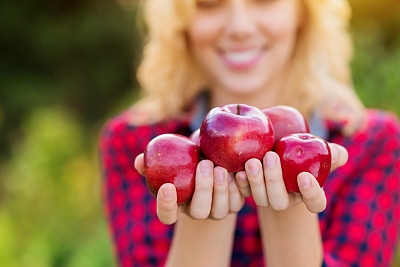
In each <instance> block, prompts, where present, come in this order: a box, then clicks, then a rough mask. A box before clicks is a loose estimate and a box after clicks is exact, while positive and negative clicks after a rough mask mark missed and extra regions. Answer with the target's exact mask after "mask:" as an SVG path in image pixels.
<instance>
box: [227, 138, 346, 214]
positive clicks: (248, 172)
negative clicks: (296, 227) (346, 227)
mask: <svg viewBox="0 0 400 267" xmlns="http://www.w3.org/2000/svg"><path fill="white" fill-rule="evenodd" d="M329 146H330V149H331V155H332V168H331V170H334V169H336V168H338V167H340V166H342V165H344V164H345V163H346V162H347V159H348V153H347V150H346V149H345V148H344V147H343V146H340V145H337V144H334V143H329ZM263 166H264V168H263ZM235 179H236V183H237V185H238V187H239V190H240V192H241V194H242V195H243V196H250V195H252V196H253V198H254V201H255V203H256V204H257V205H258V206H260V207H271V208H272V209H274V210H277V211H281V210H286V209H288V208H290V207H292V206H294V205H297V204H298V203H301V202H304V203H305V205H306V207H307V209H308V210H309V211H311V212H314V213H318V212H321V211H323V210H324V209H325V208H326V197H325V192H324V190H323V188H321V187H320V186H319V184H318V182H317V180H316V179H315V177H314V176H313V175H312V174H310V173H307V172H303V173H300V174H299V175H298V177H297V182H298V185H299V188H300V193H288V192H287V191H286V188H285V184H284V182H283V178H282V169H281V164H280V159H279V156H278V155H277V154H276V153H275V152H272V151H269V152H267V153H266V154H265V156H264V158H263V164H261V162H260V161H259V160H257V159H250V160H248V161H247V162H246V165H245V171H241V172H238V173H236V177H235Z"/></svg>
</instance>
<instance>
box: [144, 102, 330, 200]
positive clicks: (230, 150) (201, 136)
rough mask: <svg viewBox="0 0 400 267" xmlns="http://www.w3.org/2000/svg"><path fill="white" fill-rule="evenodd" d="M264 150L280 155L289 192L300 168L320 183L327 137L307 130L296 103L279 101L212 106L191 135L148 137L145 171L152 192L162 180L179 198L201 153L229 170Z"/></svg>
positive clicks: (190, 186) (326, 163)
mask: <svg viewBox="0 0 400 267" xmlns="http://www.w3.org/2000/svg"><path fill="white" fill-rule="evenodd" d="M268 151H275V152H276V153H277V154H278V155H279V157H280V161H281V167H282V175H283V179H284V182H285V186H286V189H287V191H288V192H300V190H299V187H298V184H297V176H298V174H299V173H301V172H310V173H311V174H313V175H314V176H315V177H316V179H317V181H318V183H319V185H320V186H323V184H324V183H325V181H326V179H327V178H328V175H329V172H330V167H331V153H330V149H329V146H328V143H327V142H326V141H325V140H324V139H322V138H320V137H317V136H314V135H312V134H310V131H309V126H308V123H307V121H306V119H305V118H304V116H303V115H302V114H301V113H300V112H299V111H298V110H297V109H295V108H293V107H289V106H282V105H279V106H272V107H269V108H265V109H259V108H256V107H253V106H249V105H245V104H230V105H225V106H222V107H216V108H213V109H212V110H210V112H209V113H208V114H207V115H206V116H205V117H204V119H203V121H202V124H201V127H200V129H198V130H197V131H195V132H194V133H193V134H192V135H191V136H190V137H185V136H183V135H178V134H162V135H159V136H157V137H155V138H154V139H152V140H151V141H150V142H149V144H148V145H147V147H146V149H145V151H144V174H145V178H146V182H147V186H148V188H149V190H150V192H151V193H152V194H153V195H154V196H156V195H157V192H158V190H159V188H160V187H161V186H162V185H163V184H165V183H173V184H174V185H175V187H176V190H177V197H178V203H179V204H182V203H185V202H186V201H188V200H190V199H191V197H192V195H193V192H194V187H195V182H194V180H195V174H196V168H197V164H198V163H199V162H200V160H202V159H203V158H206V159H209V160H211V161H212V162H213V163H214V164H215V165H218V166H221V167H224V168H225V169H226V170H227V171H228V172H238V171H242V170H244V165H245V162H246V161H247V160H249V159H251V158H257V159H259V160H261V162H262V158H263V157H264V155H265V153H267V152H268Z"/></svg>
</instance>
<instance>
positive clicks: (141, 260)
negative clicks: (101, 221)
mask: <svg viewBox="0 0 400 267" xmlns="http://www.w3.org/2000/svg"><path fill="white" fill-rule="evenodd" d="M157 134H159V132H157V129H156V127H155V126H154V127H133V126H129V125H128V124H127V123H126V122H125V121H124V119H121V117H118V118H114V119H112V120H110V121H109V122H107V123H106V124H105V125H104V127H103V130H102V132H101V136H100V159H101V168H102V176H103V182H102V199H103V203H104V213H105V217H106V219H107V224H108V228H109V231H110V236H111V241H112V244H111V245H112V248H113V251H114V254H115V258H116V261H117V262H118V266H121V267H128V266H129V267H134V266H141V267H142V266H144V267H146V266H162V265H163V262H164V261H165V258H166V255H167V253H168V248H169V246H170V239H171V236H172V232H171V229H172V228H171V226H167V225H164V224H162V223H161V222H160V221H159V220H158V218H157V215H156V204H155V198H154V197H153V196H152V195H151V194H150V192H149V190H148V189H147V185H146V182H145V179H144V177H143V176H141V175H140V174H139V173H138V172H137V171H136V170H135V169H134V167H133V163H134V159H135V157H136V156H137V155H138V154H139V153H142V152H143V151H144V147H145V145H146V144H147V142H148V141H149V140H150V139H151V138H152V137H154V136H156V135H157Z"/></svg>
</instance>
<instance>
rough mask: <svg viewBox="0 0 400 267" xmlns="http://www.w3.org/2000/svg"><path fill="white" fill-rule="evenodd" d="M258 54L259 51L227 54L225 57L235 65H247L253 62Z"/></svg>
mask: <svg viewBox="0 0 400 267" xmlns="http://www.w3.org/2000/svg"><path fill="white" fill-rule="evenodd" d="M257 54H258V51H257V50H250V51H243V52H227V53H225V57H226V59H227V60H229V61H231V62H232V63H235V64H240V63H246V62H249V61H251V60H253V59H254V58H255V57H256V56H257Z"/></svg>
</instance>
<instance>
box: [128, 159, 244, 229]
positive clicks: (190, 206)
mask: <svg viewBox="0 0 400 267" xmlns="http://www.w3.org/2000/svg"><path fill="white" fill-rule="evenodd" d="M135 168H136V170H138V172H139V173H141V174H142V175H143V174H144V163H143V154H140V155H139V156H137V157H136V159H135ZM243 204H244V197H243V196H242V195H241V194H240V191H239V188H238V187H237V185H236V183H235V182H234V175H233V174H228V172H227V171H226V170H225V169H224V168H222V167H218V166H217V167H214V164H213V163H212V162H211V161H210V160H203V161H201V162H200V163H199V164H198V165H197V170H196V178H195V191H194V194H193V197H192V200H191V201H190V202H189V203H187V204H184V205H178V204H177V194H176V188H175V186H174V185H173V184H171V183H167V184H164V185H162V186H161V187H160V189H159V191H158V193H157V215H158V218H159V219H160V221H161V222H162V223H164V224H173V223H175V222H176V221H177V220H178V218H179V215H180V213H181V212H185V213H186V214H187V215H189V216H190V217H192V218H194V219H207V218H212V219H217V220H219V219H223V218H225V217H226V216H228V214H229V213H236V212H238V211H239V210H240V209H241V208H242V206H243Z"/></svg>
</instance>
